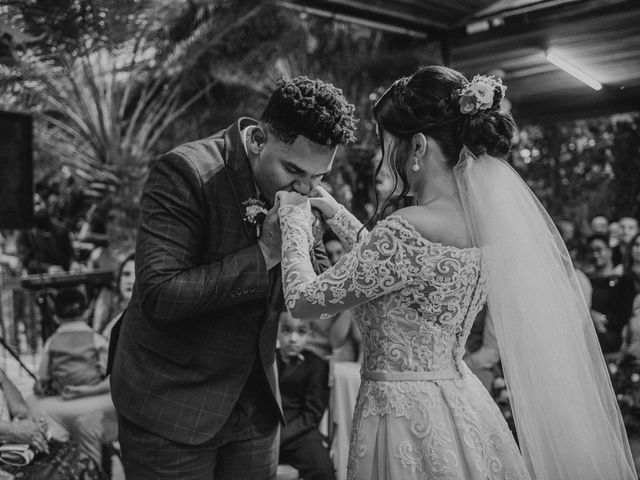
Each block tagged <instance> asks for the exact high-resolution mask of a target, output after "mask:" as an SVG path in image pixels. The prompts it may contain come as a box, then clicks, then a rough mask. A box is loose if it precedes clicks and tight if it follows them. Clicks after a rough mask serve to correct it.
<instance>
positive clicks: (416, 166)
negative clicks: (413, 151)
mask: <svg viewBox="0 0 640 480" xmlns="http://www.w3.org/2000/svg"><path fill="white" fill-rule="evenodd" d="M411 169H412V170H413V171H414V172H417V171H418V170H420V165H418V157H413V167H411Z"/></svg>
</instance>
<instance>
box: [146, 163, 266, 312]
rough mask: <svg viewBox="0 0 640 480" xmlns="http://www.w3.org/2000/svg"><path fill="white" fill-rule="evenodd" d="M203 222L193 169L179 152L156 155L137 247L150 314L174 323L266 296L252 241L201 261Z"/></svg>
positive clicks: (199, 187) (259, 259)
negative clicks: (223, 254) (158, 157)
mask: <svg viewBox="0 0 640 480" xmlns="http://www.w3.org/2000/svg"><path fill="white" fill-rule="evenodd" d="M207 222H208V218H207V216H206V209H205V198H204V194H203V184H202V180H201V178H200V176H199V174H198V172H197V170H196V169H195V168H194V167H193V166H192V164H191V162H190V161H189V160H188V159H187V158H185V157H182V156H180V155H178V154H175V153H170V154H167V155H164V156H162V157H160V159H158V161H157V162H156V163H155V164H154V166H153V167H152V169H151V171H150V172H149V178H148V179H147V182H146V184H145V188H144V191H143V193H142V198H141V200H140V222H139V226H138V239H137V246H136V262H135V263H136V288H137V289H138V290H139V292H138V293H139V297H140V299H141V306H142V310H143V312H144V313H145V315H146V316H147V317H148V318H149V319H151V320H153V321H159V322H165V323H170V322H172V323H173V322H179V321H181V320H183V319H186V318H193V317H196V316H200V315H204V314H207V313H209V312H213V311H215V310H218V309H221V308H225V307H229V306H232V305H236V304H242V303H246V302H249V301H252V300H256V299H259V298H266V297H268V295H269V293H270V287H269V279H268V276H267V267H266V264H265V260H264V257H263V255H262V252H261V251H260V247H259V246H258V244H257V243H256V244H254V245H249V246H247V247H245V248H241V249H239V250H237V251H235V252H232V253H229V254H227V255H225V256H224V257H223V258H221V259H220V260H217V261H213V262H211V263H206V264H203V263H202V260H201V257H202V254H203V249H204V246H203V244H202V242H203V240H202V239H203V238H204V237H205V233H204V229H205V228H206V225H207Z"/></svg>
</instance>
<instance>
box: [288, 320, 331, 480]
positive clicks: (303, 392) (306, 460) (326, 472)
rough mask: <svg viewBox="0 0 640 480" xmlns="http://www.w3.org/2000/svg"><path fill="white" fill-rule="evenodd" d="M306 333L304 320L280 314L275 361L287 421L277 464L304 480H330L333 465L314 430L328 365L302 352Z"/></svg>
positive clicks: (324, 394)
mask: <svg viewBox="0 0 640 480" xmlns="http://www.w3.org/2000/svg"><path fill="white" fill-rule="evenodd" d="M310 333H311V326H310V322H309V321H308V320H298V319H296V318H293V317H292V316H291V315H290V314H289V312H287V311H284V312H282V313H281V314H280V324H279V328H278V342H279V345H280V348H279V349H278V351H277V354H276V361H277V364H278V379H279V385H280V395H281V397H282V410H283V411H284V416H285V419H286V421H287V424H286V426H285V427H284V428H282V430H281V432H280V463H287V464H289V465H292V466H293V467H295V468H296V469H298V470H299V472H300V476H301V477H303V478H304V479H305V480H321V479H322V480H326V479H330V480H333V479H335V474H334V468H333V464H332V462H331V459H330V458H329V451H328V450H327V448H326V447H325V446H324V444H323V440H324V438H323V436H322V434H321V433H320V432H319V431H318V425H319V423H320V420H321V419H322V416H323V414H324V411H325V410H326V408H327V403H328V401H329V386H328V381H329V364H328V363H327V362H326V361H325V360H323V359H322V358H320V357H319V356H317V355H316V354H314V353H312V352H310V351H308V350H305V349H304V348H305V345H306V343H307V340H308V338H309V335H310Z"/></svg>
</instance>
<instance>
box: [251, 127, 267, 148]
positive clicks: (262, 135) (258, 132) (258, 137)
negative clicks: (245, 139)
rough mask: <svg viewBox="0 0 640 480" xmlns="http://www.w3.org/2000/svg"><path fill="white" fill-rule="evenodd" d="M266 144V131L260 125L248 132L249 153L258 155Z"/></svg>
mask: <svg viewBox="0 0 640 480" xmlns="http://www.w3.org/2000/svg"><path fill="white" fill-rule="evenodd" d="M266 143H267V130H266V128H265V127H264V126H262V125H256V126H255V127H253V128H252V129H251V131H250V132H249V149H250V150H251V153H253V154H256V155H257V154H258V153H260V152H261V151H262V149H263V148H264V145H265V144H266Z"/></svg>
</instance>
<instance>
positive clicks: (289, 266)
mask: <svg viewBox="0 0 640 480" xmlns="http://www.w3.org/2000/svg"><path fill="white" fill-rule="evenodd" d="M278 213H279V217H280V228H281V230H282V283H283V287H284V294H285V301H286V305H287V308H288V309H289V311H290V312H291V314H292V315H293V316H294V317H297V318H318V317H320V318H327V317H329V316H331V315H335V314H336V313H338V312H341V311H343V310H346V309H348V308H352V307H354V306H357V305H359V304H361V303H365V302H367V301H370V300H373V299H374V298H377V297H379V296H382V295H385V294H388V293H390V292H393V291H396V290H400V289H401V288H403V287H404V286H405V285H406V283H407V279H408V278H411V277H412V276H415V274H416V273H417V272H419V271H420V268H421V267H420V262H419V261H417V260H416V257H417V256H418V252H419V251H420V250H421V248H420V246H418V245H416V243H415V241H414V240H415V239H412V238H411V232H409V231H408V230H406V228H405V227H404V226H403V225H402V224H401V223H400V222H399V221H398V220H397V219H391V218H389V219H386V220H383V221H382V222H380V223H379V224H378V225H377V226H376V227H375V228H374V229H373V230H372V231H371V233H370V234H369V235H367V237H366V238H365V239H363V240H362V241H360V242H359V243H357V244H356V245H355V247H354V248H353V249H352V250H351V251H350V252H349V253H347V254H345V255H344V256H343V257H342V258H341V259H340V260H339V261H338V263H337V264H336V265H334V266H333V267H331V268H330V269H329V270H327V271H325V272H323V273H322V274H320V275H316V274H315V273H314V272H313V269H312V267H311V260H310V258H309V249H310V245H311V243H310V242H311V241H312V236H311V212H310V211H308V210H304V209H302V208H300V207H295V206H291V205H286V206H283V207H280V209H279V211H278Z"/></svg>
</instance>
